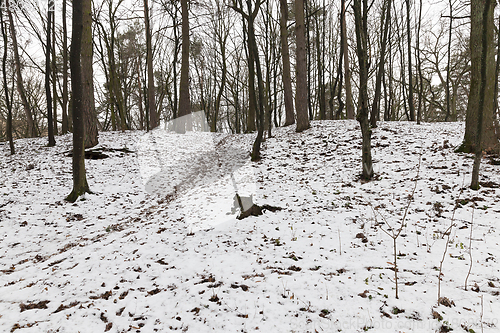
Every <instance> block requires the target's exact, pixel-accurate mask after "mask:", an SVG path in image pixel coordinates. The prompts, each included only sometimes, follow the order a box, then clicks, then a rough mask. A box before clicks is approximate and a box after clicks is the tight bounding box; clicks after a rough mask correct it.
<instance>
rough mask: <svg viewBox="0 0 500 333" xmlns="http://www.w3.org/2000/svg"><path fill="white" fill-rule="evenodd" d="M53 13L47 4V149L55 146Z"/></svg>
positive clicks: (51, 3) (48, 3) (51, 2)
mask: <svg viewBox="0 0 500 333" xmlns="http://www.w3.org/2000/svg"><path fill="white" fill-rule="evenodd" d="M53 13H54V2H53V1H48V2H47V39H46V41H45V98H46V102H47V127H48V138H49V143H48V146H49V147H54V146H55V145H56V140H55V138H54V122H53V119H52V94H51V92H50V74H51V73H50V54H51V53H52V52H51V50H50V46H51V42H50V38H51V28H52V17H53Z"/></svg>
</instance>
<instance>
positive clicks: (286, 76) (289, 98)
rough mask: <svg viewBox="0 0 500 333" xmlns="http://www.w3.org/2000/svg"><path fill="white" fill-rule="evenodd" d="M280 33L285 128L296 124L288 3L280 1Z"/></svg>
mask: <svg viewBox="0 0 500 333" xmlns="http://www.w3.org/2000/svg"><path fill="white" fill-rule="evenodd" d="M280 9H281V17H280V32H281V58H282V61H283V93H284V100H285V115H286V118H285V126H288V125H292V124H295V114H294V112H293V95H292V79H291V73H290V51H289V49H288V29H287V22H288V3H287V0H280Z"/></svg>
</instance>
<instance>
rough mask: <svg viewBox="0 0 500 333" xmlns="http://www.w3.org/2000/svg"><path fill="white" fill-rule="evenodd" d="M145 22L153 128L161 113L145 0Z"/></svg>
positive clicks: (146, 2) (150, 112)
mask: <svg viewBox="0 0 500 333" xmlns="http://www.w3.org/2000/svg"><path fill="white" fill-rule="evenodd" d="M144 22H145V27H146V65H147V67H148V113H149V120H148V121H149V123H148V124H149V126H148V130H149V129H153V128H155V127H157V126H158V125H159V124H160V117H159V114H158V113H157V112H156V102H155V83H154V76H153V46H152V43H151V26H150V22H149V4H148V0H144Z"/></svg>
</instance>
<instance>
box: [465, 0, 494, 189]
mask: <svg viewBox="0 0 500 333" xmlns="http://www.w3.org/2000/svg"><path fill="white" fill-rule="evenodd" d="M495 4H496V1H493V0H472V2H471V7H472V8H471V38H470V41H471V50H472V57H471V94H470V95H469V105H468V106H467V111H469V107H477V110H476V113H477V123H476V127H477V130H476V131H477V132H476V137H475V142H474V148H475V157H474V166H473V168H472V180H471V185H470V187H471V189H473V190H478V189H479V167H480V164H481V157H482V155H483V148H484V149H488V148H489V147H488V146H483V145H484V143H485V142H484V141H482V139H483V134H486V133H485V130H487V131H490V132H493V133H494V128H493V129H487V128H485V127H484V125H485V124H484V123H483V119H485V118H487V117H489V118H490V119H489V120H488V124H490V126H491V125H492V122H493V119H492V118H493V108H494V105H495V102H494V100H493V99H494V96H493V93H494V90H495V73H496V71H495V47H494V45H495V44H494V42H493V31H494V19H493V16H494V12H495ZM473 89H474V90H473ZM473 91H474V93H475V95H473V94H472V92H473ZM476 101H477V104H475V105H471V104H472V103H474V102H476ZM471 102H472V103H471ZM493 138H494V140H495V141H496V138H495V137H494V136H493ZM495 148H497V149H498V141H496V142H495Z"/></svg>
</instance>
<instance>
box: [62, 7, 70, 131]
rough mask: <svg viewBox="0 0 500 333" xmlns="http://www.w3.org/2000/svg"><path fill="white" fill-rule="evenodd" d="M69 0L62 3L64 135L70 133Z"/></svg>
mask: <svg viewBox="0 0 500 333" xmlns="http://www.w3.org/2000/svg"><path fill="white" fill-rule="evenodd" d="M66 12H67V0H63V3H62V20H63V21H62V29H63V31H62V48H63V49H62V61H63V63H62V79H63V82H62V85H63V87H62V119H61V121H62V124H61V131H62V134H66V133H68V132H69V120H68V27H67V22H66Z"/></svg>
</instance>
